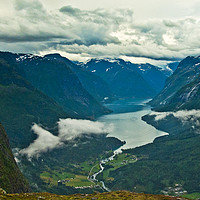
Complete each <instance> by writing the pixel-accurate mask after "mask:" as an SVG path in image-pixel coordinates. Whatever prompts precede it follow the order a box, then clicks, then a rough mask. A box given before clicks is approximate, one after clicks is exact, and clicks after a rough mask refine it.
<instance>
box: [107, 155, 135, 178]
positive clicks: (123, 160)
mask: <svg viewBox="0 0 200 200" xmlns="http://www.w3.org/2000/svg"><path fill="white" fill-rule="evenodd" d="M136 161H137V158H136V157H135V156H133V155H131V154H125V153H121V154H117V155H116V156H115V157H114V160H111V161H109V162H107V163H106V164H105V167H109V168H107V169H105V170H104V171H103V179H105V180H107V181H113V180H114V178H113V177H109V174H110V172H111V171H114V170H116V169H118V168H120V167H123V166H125V165H127V164H129V163H134V162H136Z"/></svg>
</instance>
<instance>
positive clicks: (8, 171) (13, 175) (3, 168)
mask: <svg viewBox="0 0 200 200" xmlns="http://www.w3.org/2000/svg"><path fill="white" fill-rule="evenodd" d="M0 187H1V188H3V189H4V190H6V192H9V193H21V192H28V191H30V190H29V185H28V183H27V181H26V180H25V179H24V177H23V175H22V173H21V172H20V170H19V168H18V167H17V164H16V162H15V160H14V157H13V154H12V151H11V149H10V146H9V142H8V138H7V135H6V132H5V130H4V128H3V126H2V125H1V124H0Z"/></svg>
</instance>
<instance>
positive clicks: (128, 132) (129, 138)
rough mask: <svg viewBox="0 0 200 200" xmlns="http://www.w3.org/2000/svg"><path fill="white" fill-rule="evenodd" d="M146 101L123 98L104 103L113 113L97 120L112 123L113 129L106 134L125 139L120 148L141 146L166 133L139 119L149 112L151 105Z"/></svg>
mask: <svg viewBox="0 0 200 200" xmlns="http://www.w3.org/2000/svg"><path fill="white" fill-rule="evenodd" d="M148 101H149V100H138V99H125V100H124V99H123V100H118V101H114V102H112V103H111V104H106V105H105V106H106V107H108V108H109V109H111V110H113V113H112V114H109V115H104V116H102V117H100V118H99V119H98V121H100V122H103V123H104V124H108V125H110V124H112V125H113V130H112V131H111V132H110V133H109V134H108V136H109V137H111V136H113V137H116V138H118V139H120V140H122V141H126V144H125V145H124V146H123V147H121V148H123V149H128V148H134V147H138V146H142V145H145V144H148V143H151V142H153V140H154V139H155V138H156V137H159V136H163V135H167V133H166V132H163V131H159V130H157V129H156V128H154V127H153V126H151V125H149V124H147V123H146V122H144V121H143V120H142V119H141V117H142V116H144V115H146V114H149V113H150V112H151V107H150V106H149V105H147V104H146V103H147V102H148ZM118 151H119V150H118Z"/></svg>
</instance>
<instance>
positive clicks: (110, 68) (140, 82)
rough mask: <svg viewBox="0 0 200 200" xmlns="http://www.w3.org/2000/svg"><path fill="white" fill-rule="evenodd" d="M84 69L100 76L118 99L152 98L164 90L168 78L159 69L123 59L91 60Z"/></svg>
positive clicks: (84, 65)
mask: <svg viewBox="0 0 200 200" xmlns="http://www.w3.org/2000/svg"><path fill="white" fill-rule="evenodd" d="M82 67H83V68H84V69H86V70H88V71H90V72H92V73H94V74H95V75H98V76H100V77H101V78H102V79H103V80H104V81H105V82H107V84H108V85H109V87H110V89H111V91H112V93H113V94H114V95H115V96H117V97H137V98H149V97H152V96H154V95H155V94H156V93H157V92H158V91H160V90H161V89H162V87H163V86H164V82H165V80H166V78H167V76H166V75H165V74H164V73H163V71H162V70H161V69H160V68H158V67H155V66H153V65H150V64H133V63H131V62H126V61H124V60H122V59H115V60H112V59H91V60H90V61H88V62H87V63H86V64H83V65H82Z"/></svg>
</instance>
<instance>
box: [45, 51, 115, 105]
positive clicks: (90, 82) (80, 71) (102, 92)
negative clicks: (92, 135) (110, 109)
mask: <svg viewBox="0 0 200 200" xmlns="http://www.w3.org/2000/svg"><path fill="white" fill-rule="evenodd" d="M46 57H48V58H50V59H54V58H56V59H57V60H59V61H62V62H64V63H65V64H67V65H68V66H69V67H70V68H71V69H72V71H73V72H74V73H75V74H76V75H77V77H78V78H79V80H80V82H81V84H82V85H83V87H84V88H85V89H86V90H87V91H88V92H89V93H90V94H91V95H92V96H93V97H95V99H97V100H98V101H103V102H104V101H105V99H109V100H112V99H113V98H114V96H113V94H112V92H111V90H110V88H109V86H108V84H107V83H106V82H105V81H104V80H103V79H101V78H100V77H99V76H97V75H96V74H94V73H92V72H90V71H88V70H86V69H84V68H82V67H81V65H80V63H77V64H74V63H73V62H71V61H70V60H69V59H67V58H65V57H62V56H60V55H59V54H49V55H46Z"/></svg>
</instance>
